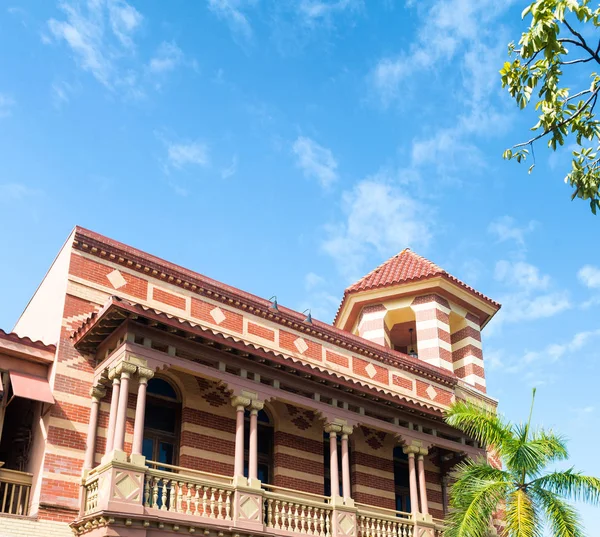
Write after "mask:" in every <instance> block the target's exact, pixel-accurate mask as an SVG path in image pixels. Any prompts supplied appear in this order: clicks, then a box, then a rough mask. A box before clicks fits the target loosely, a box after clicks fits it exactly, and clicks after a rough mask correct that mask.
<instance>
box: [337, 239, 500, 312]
mask: <svg viewBox="0 0 600 537" xmlns="http://www.w3.org/2000/svg"><path fill="white" fill-rule="evenodd" d="M436 277H442V278H445V279H447V280H450V281H452V282H453V283H455V284H457V285H459V286H460V287H462V288H463V289H465V290H466V291H468V292H469V293H471V294H473V295H475V296H477V297H478V298H481V299H483V300H485V301H486V302H488V303H489V304H491V305H492V306H494V307H495V308H500V303H498V302H496V301H495V300H492V299H491V298H489V297H487V296H486V295H484V294H483V293H480V292H479V291H477V290H475V289H473V287H471V286H470V285H467V284H466V283H464V282H463V281H461V280H459V279H458V278H456V277H455V276H452V275H451V274H449V273H448V272H447V271H445V270H444V269H443V268H441V267H439V266H438V265H436V264H435V263H433V262H431V261H429V260H428V259H425V258H424V257H422V256H420V255H418V254H415V253H414V252H413V251H412V250H411V249H410V248H405V249H404V250H402V251H401V252H400V253H399V254H396V255H395V256H394V257H392V258H390V259H388V260H387V261H386V262H385V263H382V264H381V265H379V266H378V267H377V268H376V269H374V270H372V271H371V272H369V273H368V274H367V275H366V276H363V277H362V278H361V279H360V280H358V281H357V282H356V283H353V284H352V285H351V286H350V287H348V288H346V290H345V291H344V298H343V299H342V303H341V304H340V307H339V309H338V311H337V314H336V319H335V320H336V321H337V318H338V317H339V315H340V312H341V311H342V307H343V305H344V303H345V301H346V299H347V297H348V295H350V294H353V293H359V292H361V291H370V290H372V289H381V288H384V287H392V286H394V285H400V284H402V283H408V282H415V281H419V280H427V279H429V278H436ZM334 323H335V321H334Z"/></svg>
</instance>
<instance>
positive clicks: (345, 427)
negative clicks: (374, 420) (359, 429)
mask: <svg viewBox="0 0 600 537" xmlns="http://www.w3.org/2000/svg"><path fill="white" fill-rule="evenodd" d="M352 431H354V427H353V426H352V425H342V435H345V436H349V435H351V434H352Z"/></svg>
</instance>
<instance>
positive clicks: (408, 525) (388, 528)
mask: <svg viewBox="0 0 600 537" xmlns="http://www.w3.org/2000/svg"><path fill="white" fill-rule="evenodd" d="M356 506H357V507H358V537H412V535H413V528H414V522H413V521H412V519H411V515H410V513H405V512H403V511H394V510H392V509H383V508H379V507H374V506H371V505H363V504H358V503H357V504H356Z"/></svg>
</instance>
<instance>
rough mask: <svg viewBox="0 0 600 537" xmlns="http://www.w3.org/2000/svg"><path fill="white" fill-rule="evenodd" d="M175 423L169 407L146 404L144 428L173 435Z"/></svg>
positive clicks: (171, 409)
mask: <svg viewBox="0 0 600 537" xmlns="http://www.w3.org/2000/svg"><path fill="white" fill-rule="evenodd" d="M176 422H177V419H176V413H175V410H174V409H173V408H171V407H170V406H167V405H161V404H157V403H155V402H153V401H152V402H150V401H149V402H148V403H147V404H146V421H145V424H144V425H145V426H146V428H148V429H154V430H156V431H165V432H167V433H173V434H175V424H176Z"/></svg>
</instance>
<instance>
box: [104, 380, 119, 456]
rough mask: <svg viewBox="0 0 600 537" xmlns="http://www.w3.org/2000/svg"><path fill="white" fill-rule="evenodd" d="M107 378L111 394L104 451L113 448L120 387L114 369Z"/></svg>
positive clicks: (107, 451) (109, 450)
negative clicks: (110, 382) (110, 385)
mask: <svg viewBox="0 0 600 537" xmlns="http://www.w3.org/2000/svg"><path fill="white" fill-rule="evenodd" d="M108 378H109V379H111V380H112V382H113V384H112V396H111V398H110V413H109V415H108V429H107V430H106V453H110V452H111V451H112V450H113V445H114V441H115V425H116V423H117V407H118V406H119V391H120V388H121V379H120V378H119V375H117V371H116V369H111V370H110V371H109V373H108Z"/></svg>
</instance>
